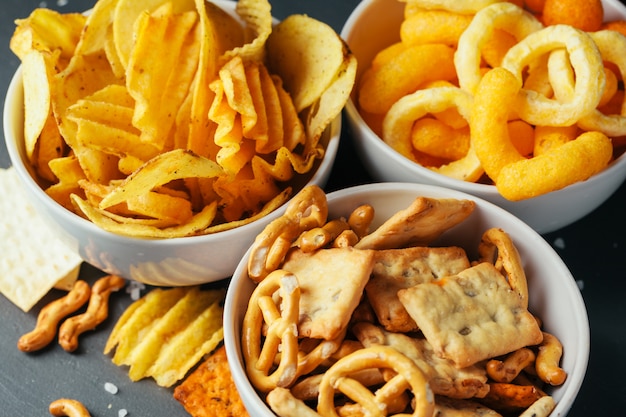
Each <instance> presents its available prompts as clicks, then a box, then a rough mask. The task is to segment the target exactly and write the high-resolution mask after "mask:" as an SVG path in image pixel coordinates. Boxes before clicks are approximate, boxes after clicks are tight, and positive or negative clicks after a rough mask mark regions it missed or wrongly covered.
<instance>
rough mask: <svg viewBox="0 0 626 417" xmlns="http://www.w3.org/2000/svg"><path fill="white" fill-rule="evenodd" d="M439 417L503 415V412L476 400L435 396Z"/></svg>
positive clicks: (436, 413) (495, 416)
mask: <svg viewBox="0 0 626 417" xmlns="http://www.w3.org/2000/svg"><path fill="white" fill-rule="evenodd" d="M434 415H435V416H437V417H502V414H500V413H498V412H496V411H494V410H492V409H491V408H488V407H486V406H484V405H482V404H480V403H478V402H476V401H470V400H459V399H456V398H447V397H443V396H439V395H437V396H435V414H434Z"/></svg>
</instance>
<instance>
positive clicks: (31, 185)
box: [2, 0, 342, 246]
mask: <svg viewBox="0 0 626 417" xmlns="http://www.w3.org/2000/svg"><path fill="white" fill-rule="evenodd" d="M221 2H222V3H224V2H226V3H235V2H233V1H231V0H221ZM22 72H23V69H22V65H19V66H18V68H17V70H16V71H15V73H14V74H13V77H12V78H11V82H10V83H9V87H8V89H7V93H6V96H5V100H4V109H3V115H2V117H3V128H4V139H5V144H6V148H7V151H8V154H9V159H10V161H11V166H12V167H14V169H15V170H16V172H17V174H18V177H19V179H20V181H21V182H22V184H23V185H24V186H25V187H26V188H28V190H29V193H28V195H29V198H30V199H31V200H32V199H33V198H32V196H34V197H35V198H36V200H35V201H31V202H32V203H33V205H34V206H35V208H36V209H37V212H38V213H42V211H43V208H42V207H41V204H43V205H45V207H46V208H48V209H50V210H51V211H52V212H53V213H54V216H58V217H60V218H61V219H63V221H64V222H65V223H76V224H77V225H78V226H79V227H84V228H85V230H86V232H87V233H90V234H91V235H93V236H95V238H96V239H108V240H110V241H112V242H118V243H136V242H146V243H147V244H149V245H154V246H169V245H179V244H200V243H210V242H213V241H215V242H219V241H221V240H222V239H225V238H228V237H230V236H232V237H236V236H238V235H240V234H246V233H247V232H248V229H254V228H255V227H257V226H258V224H259V223H260V222H261V221H262V222H266V221H271V220H273V219H274V218H276V217H278V216H280V215H281V214H282V212H283V211H284V210H285V209H286V205H287V203H288V201H289V200H287V201H286V202H284V203H283V204H282V205H281V206H280V207H278V208H277V209H275V210H273V211H272V212H270V213H268V214H267V215H266V216H263V217H262V218H259V219H257V220H254V221H252V222H250V223H246V224H243V225H241V226H238V227H235V228H233V229H228V230H224V231H221V232H217V233H210V234H205V235H197V236H187V237H174V238H140V237H133V236H125V235H120V234H116V233H113V232H109V231H107V230H104V229H102V228H100V227H98V226H97V225H96V224H94V223H93V222H91V221H89V220H87V219H85V218H83V217H81V216H79V215H78V214H76V213H73V212H71V211H69V210H67V209H65V208H64V207H62V206H61V205H60V204H59V203H57V202H56V201H55V200H54V199H53V198H52V197H50V196H49V195H48V194H46V193H45V191H44V189H43V188H42V187H41V186H39V184H38V183H37V181H36V180H35V178H34V177H33V174H32V173H31V171H30V169H29V168H28V166H27V164H26V163H25V162H24V160H23V159H22V152H21V145H19V144H18V143H17V142H18V137H17V136H19V135H15V134H14V133H15V129H18V130H19V129H21V128H19V127H17V126H15V120H14V118H15V117H16V116H15V113H16V112H17V113H19V110H15V109H14V107H15V101H18V102H19V105H20V106H23V90H22V87H23V84H22ZM22 123H23V116H22ZM341 127H342V117H341V113H340V114H338V115H337V117H336V118H335V119H334V120H333V121H332V122H331V123H330V125H329V126H328V127H327V132H325V133H324V134H325V135H328V141H327V145H326V148H325V151H324V156H323V158H322V159H321V160H320V161H319V164H318V165H317V168H316V169H315V172H314V173H313V174H312V175H311V176H310V178H308V179H307V180H306V181H307V183H323V182H325V180H324V177H325V176H326V175H328V173H330V171H331V170H332V166H333V164H334V162H335V158H336V155H337V152H338V149H339V142H340V139H341ZM16 162H17V163H16ZM39 203H41V204H39ZM55 222H56V221H55Z"/></svg>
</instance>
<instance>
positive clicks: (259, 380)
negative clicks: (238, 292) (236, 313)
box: [241, 270, 300, 392]
mask: <svg viewBox="0 0 626 417" xmlns="http://www.w3.org/2000/svg"><path fill="white" fill-rule="evenodd" d="M275 296H277V297H278V298H280V300H279V301H275V300H274V297H275ZM299 303H300V287H299V285H298V281H297V279H296V276H295V275H293V274H292V273H290V272H287V271H284V270H276V271H272V272H271V273H270V274H269V275H268V276H267V277H265V279H263V281H261V282H260V283H259V285H258V286H257V287H256V288H255V290H254V292H253V293H252V295H251V297H250V301H249V302H248V309H247V311H246V315H245V316H244V319H243V329H244V331H243V334H242V340H241V342H242V346H243V355H244V359H245V362H246V370H247V373H248V376H249V377H250V381H252V384H253V385H254V386H255V387H256V388H257V389H259V390H260V391H263V392H269V391H271V390H272V389H274V388H276V387H286V386H289V385H290V384H291V383H292V382H293V380H294V379H295V378H296V376H297V373H296V371H297V366H298V350H299V349H298V319H299ZM264 323H265V324H266V325H267V329H266V335H265V341H264V342H263V341H262V340H261V336H262V334H261V333H262V331H263V330H262V329H263V327H264V326H263V324H264ZM279 350H280V352H281V354H280V362H279V364H278V367H276V368H275V369H273V368H274V360H275V358H276V356H277V353H278V351H279Z"/></svg>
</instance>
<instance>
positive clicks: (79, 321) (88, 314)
mask: <svg viewBox="0 0 626 417" xmlns="http://www.w3.org/2000/svg"><path fill="white" fill-rule="evenodd" d="M124 285H126V280H125V279H124V278H121V277H119V276H117V275H107V276H105V277H103V278H100V279H99V280H98V281H96V282H95V283H94V284H93V287H92V288H91V296H90V298H89V304H88V306H87V311H85V312H84V313H83V314H80V315H78V316H74V317H70V318H68V319H67V320H65V321H64V322H63V324H61V327H60V328H59V344H60V345H61V347H62V348H63V349H64V350H65V351H67V352H73V351H74V350H76V348H78V336H80V335H81V334H82V333H84V332H86V331H87V330H92V329H94V328H95V327H96V326H97V325H98V324H100V323H102V322H103V321H104V320H106V318H107V317H108V315H109V296H110V295H111V292H113V291H118V290H119V289H120V288H122V287H124Z"/></svg>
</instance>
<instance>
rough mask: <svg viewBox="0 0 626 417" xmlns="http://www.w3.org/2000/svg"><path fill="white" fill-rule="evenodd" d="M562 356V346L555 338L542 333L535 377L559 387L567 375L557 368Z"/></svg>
mask: <svg viewBox="0 0 626 417" xmlns="http://www.w3.org/2000/svg"><path fill="white" fill-rule="evenodd" d="M562 355H563V345H562V344H561V342H560V341H559V339H557V337H556V336H554V335H552V334H550V333H547V332H543V342H541V344H540V345H539V352H538V353H537V360H536V361H535V369H536V370H537V376H539V378H540V379H541V380H542V381H543V382H546V383H548V384H550V385H561V384H562V383H563V382H565V379H566V378H567V373H566V372H565V370H563V369H562V368H561V367H560V366H559V362H560V361H561V356H562Z"/></svg>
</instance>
